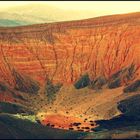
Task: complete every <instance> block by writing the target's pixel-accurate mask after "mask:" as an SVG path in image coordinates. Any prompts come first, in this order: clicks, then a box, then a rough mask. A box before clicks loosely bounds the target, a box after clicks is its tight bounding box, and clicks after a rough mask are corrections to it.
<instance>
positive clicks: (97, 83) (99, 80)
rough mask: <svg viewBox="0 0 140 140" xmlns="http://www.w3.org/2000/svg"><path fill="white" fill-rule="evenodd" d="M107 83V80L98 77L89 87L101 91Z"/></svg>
mask: <svg viewBox="0 0 140 140" xmlns="http://www.w3.org/2000/svg"><path fill="white" fill-rule="evenodd" d="M106 83H107V79H106V78H105V77H104V76H99V77H97V78H96V79H95V80H93V81H91V83H90V87H91V88H92V89H101V88H102V86H103V85H105V84H106Z"/></svg>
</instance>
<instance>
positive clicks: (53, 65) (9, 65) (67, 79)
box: [0, 13, 140, 85]
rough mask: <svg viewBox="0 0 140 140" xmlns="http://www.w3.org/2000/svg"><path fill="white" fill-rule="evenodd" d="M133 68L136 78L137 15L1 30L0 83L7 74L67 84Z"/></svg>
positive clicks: (139, 18)
mask: <svg viewBox="0 0 140 140" xmlns="http://www.w3.org/2000/svg"><path fill="white" fill-rule="evenodd" d="M132 63H135V64H136V66H137V71H136V75H137V76H136V77H137V78H138V77H140V71H139V67H140V13H134V14H127V15H116V16H106V17H100V18H95V19H88V20H81V21H73V22H60V23H52V24H42V25H32V26H25V27H15V28H0V77H1V78H2V80H4V81H6V82H8V83H9V84H11V85H12V84H14V82H13V77H12V73H11V71H12V69H13V68H14V69H16V70H18V71H19V72H21V73H24V74H28V75H30V76H31V77H32V78H34V79H36V80H38V81H40V83H44V81H45V80H46V78H48V77H49V78H50V79H52V80H53V81H54V82H61V83H63V84H71V83H73V82H75V81H76V80H77V79H78V78H79V77H80V76H81V75H82V74H85V73H89V75H90V77H91V79H94V78H95V77H97V76H99V75H104V76H105V77H109V76H110V75H112V74H113V73H114V72H116V71H118V70H120V69H121V68H123V67H126V66H128V65H130V64H132Z"/></svg>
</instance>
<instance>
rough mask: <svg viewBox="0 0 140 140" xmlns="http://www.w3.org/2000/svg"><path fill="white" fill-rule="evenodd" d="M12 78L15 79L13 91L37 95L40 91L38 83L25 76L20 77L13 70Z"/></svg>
mask: <svg viewBox="0 0 140 140" xmlns="http://www.w3.org/2000/svg"><path fill="white" fill-rule="evenodd" d="M13 76H14V78H15V82H16V86H15V89H16V90H19V91H21V92H25V93H32V94H37V93H38V90H39V89H40V86H39V83H38V82H36V81H35V80H33V79H32V78H30V77H29V76H26V75H21V74H20V73H18V72H17V71H15V70H13Z"/></svg>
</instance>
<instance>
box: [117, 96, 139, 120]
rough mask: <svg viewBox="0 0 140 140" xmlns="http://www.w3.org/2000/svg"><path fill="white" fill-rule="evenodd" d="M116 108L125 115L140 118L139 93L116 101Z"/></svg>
mask: <svg viewBox="0 0 140 140" xmlns="http://www.w3.org/2000/svg"><path fill="white" fill-rule="evenodd" d="M118 109H119V110H120V111H121V112H122V113H123V114H124V115H125V116H129V117H133V118H136V119H137V118H138V119H140V95H139V94H138V95H134V96H131V97H129V98H127V99H125V100H122V101H120V102H119V103H118Z"/></svg>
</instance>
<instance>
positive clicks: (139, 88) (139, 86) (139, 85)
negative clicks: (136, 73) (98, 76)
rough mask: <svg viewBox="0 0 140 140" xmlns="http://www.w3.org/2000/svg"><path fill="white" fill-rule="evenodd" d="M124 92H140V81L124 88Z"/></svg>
mask: <svg viewBox="0 0 140 140" xmlns="http://www.w3.org/2000/svg"><path fill="white" fill-rule="evenodd" d="M123 91H124V92H137V91H140V80H136V81H134V82H133V83H131V84H130V85H128V86H127V87H125V88H124V90H123Z"/></svg>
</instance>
